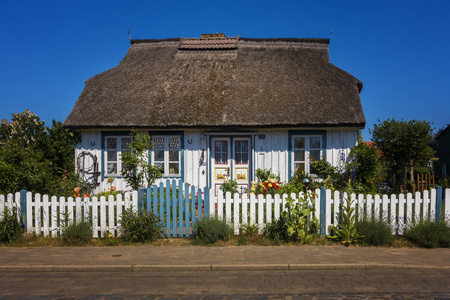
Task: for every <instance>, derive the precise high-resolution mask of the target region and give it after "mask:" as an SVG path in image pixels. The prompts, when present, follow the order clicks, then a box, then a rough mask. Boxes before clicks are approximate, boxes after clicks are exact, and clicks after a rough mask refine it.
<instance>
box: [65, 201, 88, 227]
mask: <svg viewBox="0 0 450 300" xmlns="http://www.w3.org/2000/svg"><path fill="white" fill-rule="evenodd" d="M70 198H72V197H70ZM70 198H69V199H70ZM85 199H89V198H88V197H83V198H80V197H77V198H76V199H75V209H74V207H73V203H72V205H71V206H70V207H69V209H70V210H72V211H75V220H76V221H77V223H80V222H81V221H82V220H83V212H82V206H81V201H85Z"/></svg>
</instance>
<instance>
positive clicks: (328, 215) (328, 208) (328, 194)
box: [325, 190, 332, 235]
mask: <svg viewBox="0 0 450 300" xmlns="http://www.w3.org/2000/svg"><path fill="white" fill-rule="evenodd" d="M327 199H330V201H329V202H325V215H326V217H325V235H329V234H330V230H328V227H329V226H330V225H331V224H332V223H331V221H332V219H331V218H332V213H331V204H332V199H331V190H326V191H325V201H326V200H327ZM328 203H329V204H330V205H328Z"/></svg>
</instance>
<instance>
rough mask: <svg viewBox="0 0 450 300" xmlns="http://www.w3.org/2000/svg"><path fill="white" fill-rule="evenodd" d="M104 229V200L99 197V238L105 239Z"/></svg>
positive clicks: (102, 197)
mask: <svg viewBox="0 0 450 300" xmlns="http://www.w3.org/2000/svg"><path fill="white" fill-rule="evenodd" d="M105 229H106V198H105V196H101V197H100V236H101V237H105Z"/></svg>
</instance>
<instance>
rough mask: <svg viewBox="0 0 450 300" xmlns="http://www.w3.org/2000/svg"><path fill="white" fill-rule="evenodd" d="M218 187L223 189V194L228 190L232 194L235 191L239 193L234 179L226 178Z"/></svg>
mask: <svg viewBox="0 0 450 300" xmlns="http://www.w3.org/2000/svg"><path fill="white" fill-rule="evenodd" d="M220 189H221V190H222V191H223V195H224V196H225V194H226V192H230V193H231V195H232V196H233V195H234V194H235V193H239V191H238V184H237V182H236V181H234V180H231V179H230V180H228V181H225V182H224V183H223V184H222V185H221V186H220Z"/></svg>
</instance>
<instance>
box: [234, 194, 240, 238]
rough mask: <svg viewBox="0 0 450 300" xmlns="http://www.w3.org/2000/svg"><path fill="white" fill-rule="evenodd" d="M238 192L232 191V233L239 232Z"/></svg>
mask: <svg viewBox="0 0 450 300" xmlns="http://www.w3.org/2000/svg"><path fill="white" fill-rule="evenodd" d="M239 202H240V201H239V194H238V193H234V199H233V227H234V234H239V224H240V222H239Z"/></svg>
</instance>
